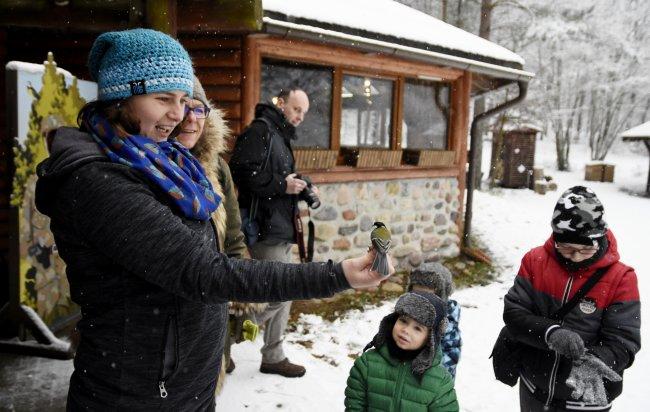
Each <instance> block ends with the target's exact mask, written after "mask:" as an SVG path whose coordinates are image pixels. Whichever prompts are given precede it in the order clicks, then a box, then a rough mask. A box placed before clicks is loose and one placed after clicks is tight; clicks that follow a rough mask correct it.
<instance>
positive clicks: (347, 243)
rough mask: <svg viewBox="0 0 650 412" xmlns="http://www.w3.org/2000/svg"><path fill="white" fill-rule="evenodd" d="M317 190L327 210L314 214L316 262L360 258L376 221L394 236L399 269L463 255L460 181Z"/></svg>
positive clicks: (340, 185) (366, 184) (375, 183)
mask: <svg viewBox="0 0 650 412" xmlns="http://www.w3.org/2000/svg"><path fill="white" fill-rule="evenodd" d="M318 188H319V190H320V197H321V203H322V205H321V207H320V208H319V209H317V210H312V211H311V218H312V221H313V222H314V225H315V228H316V236H315V243H314V249H315V251H314V260H315V261H322V260H327V259H332V260H334V261H337V260H342V259H345V258H348V257H354V256H359V255H360V254H361V253H363V251H365V250H366V249H367V247H368V245H369V244H370V230H371V229H372V224H373V222H375V221H382V222H384V223H385V224H386V225H387V226H388V227H389V228H390V230H391V232H392V234H393V247H392V256H393V258H394V260H396V261H397V262H394V263H396V264H397V266H396V268H397V269H398V270H399V269H410V268H412V267H414V266H418V265H419V264H420V263H422V262H423V261H431V260H438V259H440V258H441V257H447V256H457V255H458V253H459V244H460V237H459V233H458V226H457V224H456V220H457V218H458V213H459V211H460V206H459V201H458V195H459V191H458V181H457V179H455V178H437V179H408V180H390V181H372V182H355V183H336V184H322V185H319V186H318ZM300 207H301V215H302V216H303V227H304V230H305V242H306V241H307V222H308V221H309V219H308V218H307V217H306V205H305V203H304V202H300ZM296 252H297V248H296Z"/></svg>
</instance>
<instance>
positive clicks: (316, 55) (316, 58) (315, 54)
mask: <svg viewBox="0 0 650 412" xmlns="http://www.w3.org/2000/svg"><path fill="white" fill-rule="evenodd" d="M249 38H250V39H251V41H253V42H255V45H256V48H257V50H258V51H259V53H260V54H261V55H263V57H269V58H277V59H294V60H300V61H303V62H305V63H312V64H320V65H327V66H340V67H342V68H344V69H345V70H357V71H359V72H361V73H368V74H369V75H374V76H381V75H384V76H407V77H408V76H413V77H415V78H418V76H420V75H422V76H429V77H439V78H441V79H442V80H443V81H453V80H456V79H458V78H459V77H461V76H462V75H463V71H462V70H459V69H452V68H445V67H437V66H432V65H430V64H424V63H419V62H414V61H408V60H405V59H400V58H395V57H391V56H386V55H383V54H381V53H363V52H359V51H356V50H351V49H348V48H345V47H341V46H334V45H320V44H316V43H313V42H308V41H305V40H296V39H282V38H276V37H268V36H249ZM288 46H290V47H288Z"/></svg>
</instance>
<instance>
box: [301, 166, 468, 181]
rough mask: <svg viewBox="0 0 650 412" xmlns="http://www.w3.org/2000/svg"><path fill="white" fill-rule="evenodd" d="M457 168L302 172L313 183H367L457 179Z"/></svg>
mask: <svg viewBox="0 0 650 412" xmlns="http://www.w3.org/2000/svg"><path fill="white" fill-rule="evenodd" d="M458 170H459V169H458V168H456V167H448V168H436V169H426V168H422V167H415V166H400V167H397V168H380V169H376V168H372V169H371V168H368V169H359V168H356V167H350V166H336V167H333V168H331V169H327V170H304V171H303V172H304V173H305V174H306V175H309V177H310V178H311V180H312V181H313V182H314V183H345V182H367V181H373V180H401V179H423V178H437V177H458Z"/></svg>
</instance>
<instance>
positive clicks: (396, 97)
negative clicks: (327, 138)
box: [332, 67, 402, 150]
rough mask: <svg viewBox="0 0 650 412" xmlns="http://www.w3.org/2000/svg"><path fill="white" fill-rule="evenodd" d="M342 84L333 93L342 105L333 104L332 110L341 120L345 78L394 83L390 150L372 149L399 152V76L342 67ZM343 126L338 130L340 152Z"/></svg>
mask: <svg viewBox="0 0 650 412" xmlns="http://www.w3.org/2000/svg"><path fill="white" fill-rule="evenodd" d="M340 69H341V82H340V84H337V85H336V89H334V88H333V89H332V93H336V94H338V95H339V100H340V103H339V105H338V107H336V108H335V107H334V104H332V110H336V111H337V112H338V113H339V119H341V116H342V115H343V96H342V93H343V77H345V76H354V77H370V78H373V79H377V80H388V81H390V82H392V83H393V95H392V96H391V108H390V112H391V113H390V122H391V130H390V135H389V141H388V148H384V147H382V148H379V147H378V148H372V149H373V150H397V145H398V144H399V139H398V136H399V135H398V134H397V133H395V129H396V127H397V120H398V119H397V113H396V112H397V107H398V106H401V104H402V103H401V102H400V101H399V93H398V91H397V89H398V87H399V85H398V81H399V77H398V76H394V75H393V76H391V75H388V74H377V73H371V72H368V71H362V70H352V69H346V68H344V67H341V68H340ZM340 126H341V125H339V128H338V130H337V135H338V137H337V141H338V148H339V150H340V149H341V127H340ZM353 147H354V146H350V148H353ZM356 147H357V148H366V147H361V146H356Z"/></svg>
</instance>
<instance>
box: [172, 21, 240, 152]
mask: <svg viewBox="0 0 650 412" xmlns="http://www.w3.org/2000/svg"><path fill="white" fill-rule="evenodd" d="M178 38H179V40H180V41H181V43H182V44H183V46H185V48H186V49H187V50H188V52H189V53H190V55H191V56H192V61H193V63H194V71H195V73H196V75H197V77H198V78H199V79H200V80H201V84H203V87H204V89H205V92H206V94H207V96H208V98H209V99H210V100H211V101H212V103H213V104H214V105H215V106H216V107H218V108H220V109H222V110H224V111H225V114H226V120H227V121H228V126H229V127H230V129H231V131H232V135H233V136H237V135H238V134H239V133H240V132H241V119H242V53H243V36H224V35H219V34H196V33H179V36H178ZM232 142H234V140H233V139H231V142H230V143H232ZM230 148H232V146H230Z"/></svg>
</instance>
